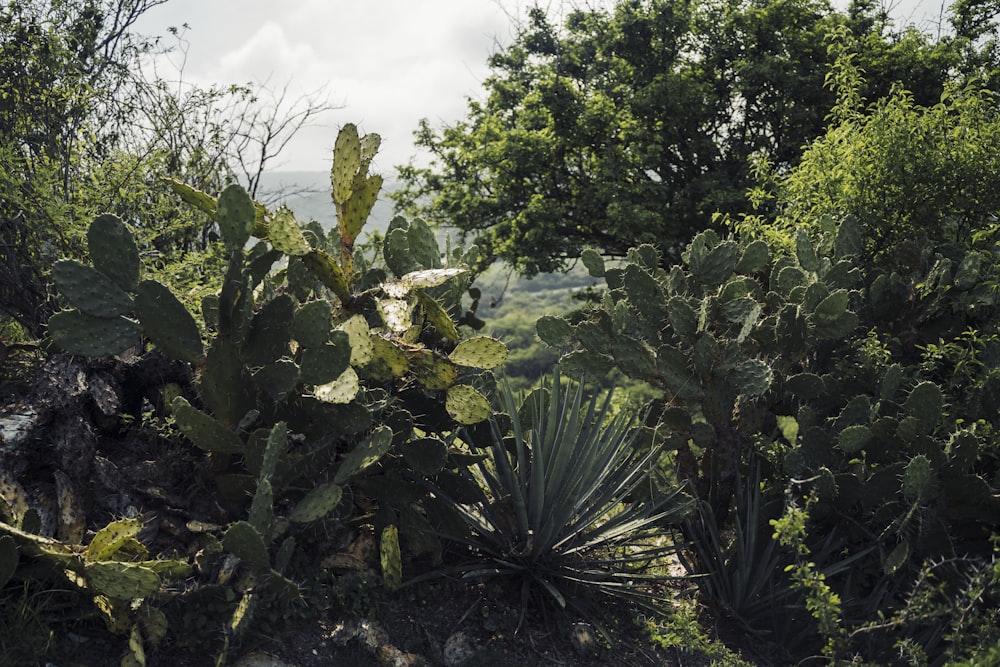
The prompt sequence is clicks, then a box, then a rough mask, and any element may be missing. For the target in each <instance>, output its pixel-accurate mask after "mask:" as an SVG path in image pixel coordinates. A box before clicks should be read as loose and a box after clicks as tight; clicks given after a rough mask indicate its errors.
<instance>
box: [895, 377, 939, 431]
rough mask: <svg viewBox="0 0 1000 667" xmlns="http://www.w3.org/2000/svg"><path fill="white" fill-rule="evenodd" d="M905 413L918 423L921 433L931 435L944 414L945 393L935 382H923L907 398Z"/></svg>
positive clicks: (904, 405)
mask: <svg viewBox="0 0 1000 667" xmlns="http://www.w3.org/2000/svg"><path fill="white" fill-rule="evenodd" d="M903 411H904V412H905V413H906V414H907V415H909V416H911V417H914V418H915V419H916V420H917V421H918V423H919V425H918V428H919V429H920V432H922V433H930V432H931V431H932V430H933V429H934V427H935V426H937V424H938V422H939V421H940V420H941V415H942V414H943V412H944V392H942V391H941V388H940V387H938V386H937V385H936V384H934V383H933V382H926V381H925V382H921V383H920V384H918V385H917V386H916V387H914V388H913V390H912V391H910V395H909V396H907V397H906V402H905V403H903Z"/></svg>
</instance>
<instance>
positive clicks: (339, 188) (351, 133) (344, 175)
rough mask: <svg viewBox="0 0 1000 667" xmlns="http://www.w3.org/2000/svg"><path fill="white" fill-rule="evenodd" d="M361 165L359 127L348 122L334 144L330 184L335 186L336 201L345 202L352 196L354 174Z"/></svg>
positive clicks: (334, 199) (338, 202) (334, 195)
mask: <svg viewBox="0 0 1000 667" xmlns="http://www.w3.org/2000/svg"><path fill="white" fill-rule="evenodd" d="M360 167H361V140H360V139H359V138H358V128H357V126H355V125H354V124H353V123H347V124H346V125H344V126H343V127H342V128H340V132H338V133H337V141H336V143H335V144H334V146H333V167H332V170H331V172H330V184H331V185H332V186H333V201H334V203H336V204H343V203H345V202H346V201H347V200H348V199H349V198H350V197H351V192H352V191H353V186H354V176H355V175H356V174H357V172H358V169H359V168H360Z"/></svg>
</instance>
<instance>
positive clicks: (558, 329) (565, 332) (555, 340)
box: [535, 315, 574, 347]
mask: <svg viewBox="0 0 1000 667" xmlns="http://www.w3.org/2000/svg"><path fill="white" fill-rule="evenodd" d="M535 332H536V333H537V334H538V337H539V338H540V339H542V342H543V343H545V344H546V345H551V346H552V347H568V346H569V345H570V344H572V342H573V335H574V330H573V325H572V324H570V323H569V322H567V321H566V320H565V319H563V318H561V317H556V316H554V315H542V316H541V317H540V318H538V321H536V322H535Z"/></svg>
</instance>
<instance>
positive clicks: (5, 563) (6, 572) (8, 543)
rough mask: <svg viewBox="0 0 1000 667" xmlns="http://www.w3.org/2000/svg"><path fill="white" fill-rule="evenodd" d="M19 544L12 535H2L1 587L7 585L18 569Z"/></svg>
mask: <svg viewBox="0 0 1000 667" xmlns="http://www.w3.org/2000/svg"><path fill="white" fill-rule="evenodd" d="M17 561H18V555H17V544H16V543H15V542H14V538H13V537H11V536H10V535H4V536H3V537H0V588H3V587H4V586H6V585H7V582H8V581H10V578H11V577H13V576H14V572H16V571H17Z"/></svg>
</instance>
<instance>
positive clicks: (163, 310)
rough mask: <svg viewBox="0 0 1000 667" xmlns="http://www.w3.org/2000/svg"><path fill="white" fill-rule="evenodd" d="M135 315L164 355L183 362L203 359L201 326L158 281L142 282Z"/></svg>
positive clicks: (139, 287)
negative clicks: (199, 326) (199, 328)
mask: <svg viewBox="0 0 1000 667" xmlns="http://www.w3.org/2000/svg"><path fill="white" fill-rule="evenodd" d="M135 313H136V315H137V316H138V318H139V321H140V322H142V329H143V332H144V333H145V334H146V335H147V336H149V338H150V340H152V341H153V343H154V344H155V345H156V347H158V348H160V349H161V350H163V352H164V353H166V354H167V355H169V356H171V357H173V358H174V359H180V360H181V361H189V362H195V361H198V360H200V359H201V358H202V355H203V354H204V349H203V347H202V343H201V332H200V331H199V330H198V323H197V322H195V321H194V317H192V316H191V313H190V312H188V309H187V308H185V307H184V304H182V303H181V302H180V300H178V299H177V297H176V296H174V295H173V292H171V291H170V289H169V288H168V287H167V286H166V285H163V284H161V283H158V282H156V281H155V280H144V281H142V282H141V283H139V286H138V288H137V289H136V295H135Z"/></svg>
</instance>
